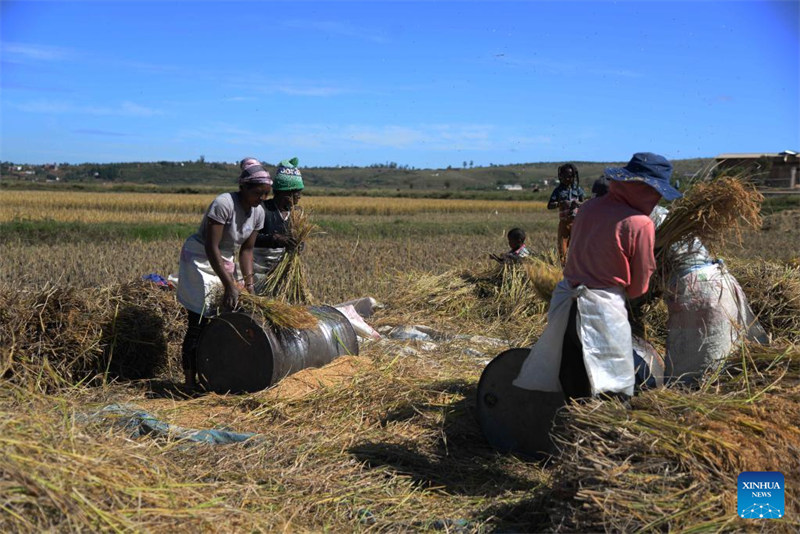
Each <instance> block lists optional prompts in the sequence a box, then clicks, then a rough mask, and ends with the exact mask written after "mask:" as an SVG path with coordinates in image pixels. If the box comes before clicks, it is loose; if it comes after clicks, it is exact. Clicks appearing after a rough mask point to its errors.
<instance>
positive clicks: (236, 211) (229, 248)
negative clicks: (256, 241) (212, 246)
mask: <svg viewBox="0 0 800 534" xmlns="http://www.w3.org/2000/svg"><path fill="white" fill-rule="evenodd" d="M209 219H211V220H212V221H215V222H218V223H220V224H224V225H225V227H224V228H223V230H222V240H221V241H220V242H219V251H220V252H221V253H222V255H223V256H228V257H230V256H233V255H234V253H235V248H236V247H237V246H240V245H241V244H242V243H244V242H245V241H247V238H248V237H250V234H252V233H253V232H257V231H259V230H261V229H262V228H263V227H264V208H263V207H261V205H260V204H259V205H258V206H256V207H255V208H247V207H245V206H243V205H242V201H241V198H240V197H239V193H238V192H233V193H223V194H221V195H220V196H218V197H217V198H215V199H214V201H213V202H212V203H211V205H210V206H209V207H208V210H207V211H206V214H205V215H204V216H203V222H201V223H200V229H199V230H198V232H197V233H196V234H195V236H196V237H197V238H198V239H199V241H201V242H202V243H205V242H206V232H207V229H208V224H209V223H208V220H209Z"/></svg>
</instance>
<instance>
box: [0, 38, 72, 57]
mask: <svg viewBox="0 0 800 534" xmlns="http://www.w3.org/2000/svg"><path fill="white" fill-rule="evenodd" d="M2 54H3V59H7V60H11V61H23V60H37V61H63V60H66V59H73V58H74V57H75V52H74V51H73V50H70V49H69V48H63V47H60V46H48V45H38V44H28V43H11V42H4V43H2Z"/></svg>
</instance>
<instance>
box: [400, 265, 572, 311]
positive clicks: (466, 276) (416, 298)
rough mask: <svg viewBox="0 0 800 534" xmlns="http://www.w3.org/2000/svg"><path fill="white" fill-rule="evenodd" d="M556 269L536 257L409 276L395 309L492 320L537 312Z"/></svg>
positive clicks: (558, 273)
mask: <svg viewBox="0 0 800 534" xmlns="http://www.w3.org/2000/svg"><path fill="white" fill-rule="evenodd" d="M560 280H561V271H560V269H558V268H557V267H555V266H551V265H548V264H546V263H545V262H543V261H541V260H538V259H531V260H527V259H526V260H525V261H522V262H520V263H496V264H493V265H491V266H490V267H488V268H486V269H483V270H478V271H448V272H446V273H443V274H441V275H432V274H424V273H423V274H420V273H414V274H412V275H409V276H408V282H407V283H405V284H400V285H399V286H400V289H399V290H398V292H397V295H396V298H395V299H394V302H395V306H397V307H401V308H412V309H424V310H426V311H435V312H438V313H440V314H442V315H444V316H448V317H453V318H455V317H463V316H470V317H475V318H483V319H492V318H508V317H511V316H532V315H539V314H542V313H543V312H544V311H545V310H546V307H547V303H548V302H549V300H550V296H551V294H552V291H553V289H554V288H555V286H556V284H557V283H558V282H559V281H560Z"/></svg>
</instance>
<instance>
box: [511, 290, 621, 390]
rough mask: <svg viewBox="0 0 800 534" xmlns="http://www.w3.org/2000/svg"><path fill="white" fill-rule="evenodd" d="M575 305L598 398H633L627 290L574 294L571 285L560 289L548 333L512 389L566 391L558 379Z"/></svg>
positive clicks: (588, 370)
mask: <svg viewBox="0 0 800 534" xmlns="http://www.w3.org/2000/svg"><path fill="white" fill-rule="evenodd" d="M575 300H577V301H578V314H577V318H576V319H577V321H576V323H577V327H578V335H579V336H580V340H581V343H582V344H583V362H584V365H585V366H586V374H587V375H588V377H589V383H590V384H591V386H592V395H597V394H599V393H603V392H609V393H611V392H614V393H624V394H626V395H633V386H634V368H633V358H632V356H631V355H632V353H633V347H632V343H631V326H630V323H629V322H628V312H627V310H626V309H625V293H624V290H623V288H621V287H611V288H606V289H589V288H587V287H586V286H582V285H581V286H578V287H574V288H573V287H570V285H569V282H567V281H566V280H562V281H561V282H559V283H558V285H557V286H556V289H555V291H554V292H553V297H552V299H551V300H550V311H549V312H548V313H547V327H546V328H545V331H544V332H543V333H542V336H541V337H540V338H539V340H538V341H537V342H536V344H535V345H534V346H533V348H532V349H531V352H530V354H529V355H528V357H527V358H526V359H525V361H524V362H523V364H522V368H521V369H520V372H519V376H517V378H516V380H514V382H512V383H513V384H514V385H515V386H517V387H520V388H523V389H530V390H535V391H561V381H560V380H559V378H558V374H559V371H560V370H561V350H562V347H563V343H564V332H565V331H566V328H567V323H568V322H569V311H570V308H571V307H572V302H573V301H575Z"/></svg>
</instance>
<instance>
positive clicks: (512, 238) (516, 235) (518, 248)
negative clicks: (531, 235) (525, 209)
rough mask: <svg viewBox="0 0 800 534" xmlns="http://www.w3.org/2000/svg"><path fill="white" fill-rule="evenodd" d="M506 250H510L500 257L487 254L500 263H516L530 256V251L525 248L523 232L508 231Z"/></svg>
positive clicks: (520, 230)
mask: <svg viewBox="0 0 800 534" xmlns="http://www.w3.org/2000/svg"><path fill="white" fill-rule="evenodd" d="M507 237H508V248H509V249H511V250H509V251H508V252H506V253H505V254H503V255H502V256H498V255H497V254H489V257H490V258H492V259H493V260H495V261H498V262H500V263H518V262H519V261H520V260H522V258H525V257H527V256H530V254H531V253H530V251H529V250H528V248H527V247H526V246H525V237H526V236H525V230H523V229H522V228H512V229H511V230H509V231H508V235H507Z"/></svg>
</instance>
